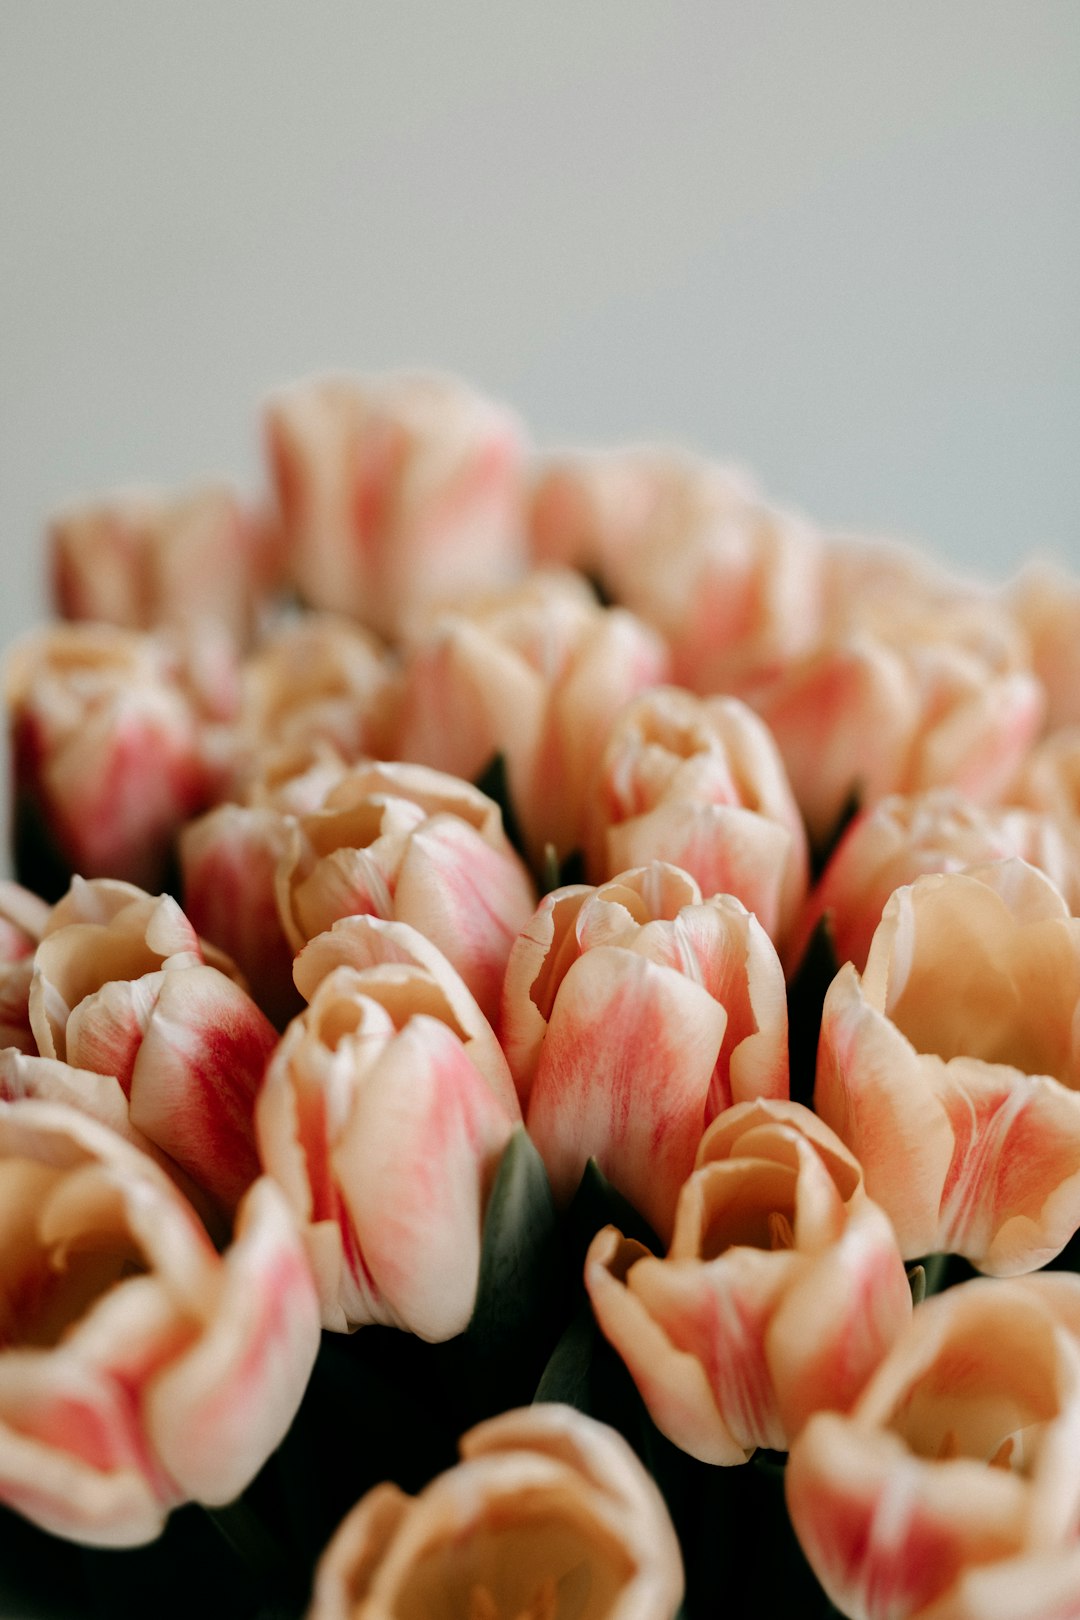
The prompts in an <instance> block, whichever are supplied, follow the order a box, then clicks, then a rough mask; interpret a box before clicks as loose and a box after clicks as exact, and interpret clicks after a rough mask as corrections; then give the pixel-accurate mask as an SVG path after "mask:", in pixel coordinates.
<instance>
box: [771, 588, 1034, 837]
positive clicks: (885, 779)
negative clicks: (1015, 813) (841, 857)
mask: <svg viewBox="0 0 1080 1620" xmlns="http://www.w3.org/2000/svg"><path fill="white" fill-rule="evenodd" d="M998 628H999V626H998V625H997V622H996V621H993V620H992V621H991V622H990V623H989V624H988V625H987V626H986V627H985V629H986V634H985V636H984V637H980V634H979V630H980V626H979V624H978V621H977V617H975V618H974V622H973V615H972V613H971V612H970V611H968V610H966V609H965V611H964V612H963V613H957V614H953V613H952V612H951V611H950V612H949V613H945V612H942V613H940V614H938V615H927V617H926V618H925V619H919V620H912V621H908V620H904V619H899V620H897V622H896V623H895V624H894V625H893V626H892V628H891V629H890V631H889V632H888V634H886V633H884V632H883V631H877V630H875V631H873V632H872V631H869V630H866V629H863V628H861V627H858V626H856V627H855V628H853V629H846V630H843V631H840V632H837V633H835V634H832V635H830V636H829V637H828V638H827V639H826V640H824V641H823V642H822V643H821V644H820V645H819V646H818V647H816V648H815V649H814V650H813V651H812V652H811V653H808V654H807V655H806V657H805V658H803V659H801V660H799V661H798V662H796V663H793V664H792V665H791V666H790V667H789V668H788V669H787V670H785V671H784V672H783V673H782V674H781V675H780V676H779V677H778V678H777V679H776V680H775V681H773V682H771V683H768V684H766V685H764V686H763V687H762V688H761V689H760V690H759V691H758V692H756V693H755V695H754V699H753V702H754V707H755V708H756V709H757V711H758V713H759V714H760V715H761V716H762V718H763V719H764V720H765V721H766V723H767V724H768V726H769V728H770V730H771V731H772V733H773V736H774V737H775V738H776V741H777V744H778V746H779V749H780V753H781V756H782V758H783V761H784V764H785V766H786V767H787V772H788V776H789V778H790V781H791V785H792V788H793V790H794V793H795V797H796V799H797V801H798V804H799V808H800V809H801V810H802V813H803V816H804V817H805V819H806V824H807V827H808V829H809V832H810V836H811V839H812V840H813V841H814V842H815V843H818V844H822V843H825V842H826V841H827V840H828V838H829V836H830V834H831V833H832V831H833V829H834V828H835V827H836V825H837V823H838V821H839V819H840V816H841V814H842V812H843V811H844V810H845V808H846V807H847V806H848V805H849V804H850V802H851V801H852V800H853V799H854V800H855V801H856V802H857V803H858V804H859V805H860V806H867V805H873V804H876V803H877V801H878V800H879V799H882V798H884V797H885V796H886V795H887V794H890V793H918V792H922V791H924V790H926V789H928V788H932V787H952V788H955V789H956V790H957V791H959V792H961V793H963V794H964V795H965V796H966V797H967V798H969V799H972V800H973V801H974V802H975V803H977V804H994V803H996V802H999V801H1000V800H1001V798H1002V797H1003V796H1004V794H1005V792H1006V790H1007V788H1008V786H1009V784H1010V782H1011V780H1012V778H1013V777H1014V776H1015V774H1016V771H1017V769H1018V767H1019V765H1020V763H1021V761H1022V760H1023V758H1024V756H1025V754H1026V753H1027V751H1028V749H1029V748H1030V746H1031V744H1032V742H1033V741H1034V739H1035V737H1036V736H1037V735H1038V732H1039V727H1040V726H1041V724H1042V717H1043V706H1044V698H1043V692H1042V687H1041V685H1040V684H1039V682H1038V680H1037V679H1036V678H1035V676H1034V675H1033V674H1032V673H1031V672H1030V670H1028V669H1027V668H1025V667H1023V666H1022V665H1021V664H1020V663H1018V662H1017V656H1016V648H1015V647H1014V645H1013V644H1012V643H1011V642H1009V641H1008V640H1007V639H1002V638H1000V637H999V636H998V635H997V630H998Z"/></svg>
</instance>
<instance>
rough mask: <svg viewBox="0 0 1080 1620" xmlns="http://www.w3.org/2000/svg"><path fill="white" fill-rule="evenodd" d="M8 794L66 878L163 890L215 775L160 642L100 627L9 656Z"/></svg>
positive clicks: (61, 633)
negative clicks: (72, 874)
mask: <svg viewBox="0 0 1080 1620" xmlns="http://www.w3.org/2000/svg"><path fill="white" fill-rule="evenodd" d="M6 700H7V705H8V713H9V723H10V727H11V734H12V744H13V753H14V771H13V775H14V783H13V787H14V793H15V796H16V803H17V808H18V811H19V814H20V816H21V817H22V818H24V819H25V818H30V819H32V820H35V821H37V822H38V823H39V824H40V825H41V827H42V828H43V829H44V831H45V832H46V833H47V835H48V837H49V838H50V840H51V841H52V843H53V844H54V845H55V846H56V848H57V850H58V853H59V855H60V856H61V857H62V859H63V860H64V861H66V863H67V865H68V867H69V869H70V870H72V871H77V872H80V873H81V874H82V875H83V876H86V877H117V878H125V879H127V880H129V881H131V882H138V883H142V884H147V885H149V886H150V887H159V886H160V884H161V882H162V880H163V877H164V874H165V871H166V869H167V866H168V861H169V857H170V852H171V847H172V841H173V838H174V836H175V834H176V832H177V830H178V828H179V827H180V826H181V824H182V823H183V822H184V821H186V820H187V818H188V817H189V816H192V815H195V814H197V813H198V812H199V811H200V810H201V809H203V808H204V806H205V805H206V804H207V803H208V802H209V799H210V797H211V795H212V792H213V790H214V783H215V775H214V772H213V770H212V768H211V765H210V762H209V759H208V756H207V753H206V750H205V739H204V731H203V725H202V722H201V719H200V717H199V715H198V713H197V712H196V708H195V706H194V704H193V703H192V701H191V700H190V698H189V697H188V695H187V693H186V691H185V689H184V687H183V685H182V681H181V676H180V673H179V671H178V668H177V665H176V661H175V658H174V656H173V654H172V652H171V651H170V649H169V648H168V647H167V645H166V643H165V642H164V641H162V640H159V639H158V638H155V637H152V636H143V635H139V634H137V633H136V632H134V631H128V630H117V629H115V628H113V627H111V626H105V625H57V626H52V627H50V628H48V629H45V630H41V631H35V632H34V633H33V634H31V635H29V636H26V637H24V638H23V639H22V640H21V641H20V642H18V643H17V644H16V646H15V647H14V648H13V650H12V651H11V653H10V654H9V656H8V662H7V669H6Z"/></svg>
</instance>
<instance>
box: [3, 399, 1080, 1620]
mask: <svg viewBox="0 0 1080 1620" xmlns="http://www.w3.org/2000/svg"><path fill="white" fill-rule="evenodd" d="M264 425H265V437H266V445H267V451H268V456H267V465H268V477H267V487H266V489H265V491H263V492H262V493H261V494H260V495H259V496H258V497H256V498H246V497H242V496H240V495H239V494H237V493H236V492H234V491H232V490H230V489H226V488H217V487H207V488H203V489H199V490H196V491H194V492H188V493H185V494H183V495H179V496H177V495H171V494H161V493H153V492H126V493H123V494H118V495H115V496H109V497H105V498H102V499H100V500H95V501H92V502H83V503H81V504H78V505H74V506H72V507H71V508H69V509H68V510H66V511H64V512H61V513H60V514H59V515H58V516H57V517H56V518H55V519H54V521H53V523H52V525H51V528H50V531H49V541H48V545H49V557H50V563H51V569H52V583H53V592H54V600H55V604H56V608H57V610H58V615H59V618H58V622H55V623H53V624H51V625H49V626H47V627H45V628H43V629H39V630H37V631H34V632H33V633H32V634H30V635H28V636H26V637H25V638H23V639H22V640H21V641H20V642H19V643H18V644H17V645H16V646H15V647H14V648H12V649H11V650H10V651H9V654H8V657H7V662H6V672H5V682H6V700H7V707H8V718H9V731H10V741H11V761H12V767H11V768H12V800H13V811H12V833H13V843H14V858H15V872H16V877H17V880H18V881H11V882H8V883H5V884H2V885H0V1025H2V1030H0V1047H2V1049H0V1503H2V1504H3V1507H2V1509H0V1608H3V1609H4V1612H12V1613H13V1612H15V1608H14V1607H12V1606H13V1605H21V1607H19V1608H18V1612H19V1613H20V1614H24V1613H25V1614H28V1615H29V1614H36V1613H41V1614H51V1615H56V1614H61V1615H63V1614H70V1615H75V1614H78V1615H89V1616H102V1617H109V1620H111V1617H116V1616H125V1615H133V1616H134V1615H139V1616H142V1615H145V1614H147V1613H157V1614H160V1613H164V1612H170V1610H171V1609H172V1608H175V1609H176V1610H177V1611H178V1612H185V1613H188V1612H192V1611H199V1612H202V1613H205V1614H218V1613H221V1614H228V1615H230V1616H234V1617H240V1620H243V1617H251V1620H255V1617H263V1620H270V1617H278V1620H285V1617H289V1616H300V1615H307V1616H310V1617H311V1620H346V1617H352V1620H391V1617H406V1616H407V1617H409V1620H440V1617H445V1620H450V1617H453V1620H676V1617H677V1616H678V1617H681V1620H699V1617H706V1616H708V1617H713V1616H716V1615H719V1614H720V1613H726V1614H739V1613H743V1612H749V1609H750V1603H751V1599H750V1598H749V1596H747V1597H746V1598H745V1599H744V1600H739V1598H738V1596H737V1594H738V1593H739V1592H744V1593H749V1592H750V1591H751V1589H752V1591H753V1600H752V1602H753V1608H754V1611H755V1612H757V1611H759V1610H763V1611H764V1612H773V1613H777V1614H784V1615H787V1614H790V1615H795V1614H797V1615H799V1616H800V1617H804V1616H805V1617H808V1620H809V1617H813V1616H816V1615H820V1616H825V1615H834V1614H837V1613H839V1614H842V1615H847V1616H851V1617H853V1620H854V1617H860V1620H982V1617H986V1620H990V1617H993V1620H1051V1617H1062V1620H1064V1617H1066V1616H1075V1615H1077V1614H1080V1276H1077V1274H1076V1271H1077V1269H1078V1265H1080V1240H1077V1238H1076V1234H1077V1231H1078V1228H1080V919H1078V917H1077V915H1076V913H1077V912H1078V910H1080V579H1078V578H1076V577H1073V576H1070V575H1069V574H1068V573H1066V572H1063V571H1060V570H1055V569H1053V568H1051V567H1050V566H1049V565H1040V566H1032V567H1031V568H1030V569H1028V570H1027V571H1026V572H1025V573H1024V574H1022V575H1021V576H1020V577H1019V578H1018V579H1017V580H1015V581H1014V582H1012V583H1011V584H1010V585H1008V586H1004V587H1000V588H990V587H988V586H981V585H976V584H973V583H970V582H967V581H963V580H960V579H957V578H955V577H953V576H952V575H950V574H948V573H946V572H945V571H943V570H940V569H938V568H937V567H935V566H933V565H932V564H931V563H930V562H929V561H928V560H926V559H925V558H923V557H921V556H920V555H918V554H917V553H915V552H913V551H909V550H906V549H904V548H901V547H899V546H896V545H886V544H884V543H881V542H874V541H870V540H866V539H861V538H855V537H841V536H836V535H832V534H829V533H826V532H823V531H822V530H820V529H819V528H817V527H815V526H814V525H813V524H811V523H810V522H808V521H806V520H804V519H802V518H799V517H796V516H795V515H793V514H791V513H789V512H787V511H783V510H780V509H778V508H777V507H775V506H774V505H772V504H771V503H770V502H769V501H768V500H767V499H766V498H765V496H764V495H763V494H762V493H761V492H760V490H759V489H758V488H757V487H756V486H755V485H754V483H753V482H752V481H751V480H750V479H749V477H747V476H746V475H745V474H743V473H740V472H736V471H733V470H729V469H726V468H723V467H720V466H717V465H715V464H713V463H711V462H709V461H707V460H704V459H702V458H700V457H696V456H693V455H690V454H688V453H685V452H682V451H678V450H675V449H664V448H631V449H623V450H610V451H602V452H591V453H573V454H570V453H567V454H548V453H545V454H540V453H538V452H536V451H534V450H533V449H531V447H530V445H529V443H528V440H527V437H526V434H525V432H524V430H523V428H522V426H521V425H520V423H519V422H518V421H517V420H516V419H515V417H514V416H513V415H512V414H511V413H509V412H508V411H506V410H505V409H503V408H502V407H500V406H497V405H495V404H493V403H492V402H490V401H488V400H486V399H484V398H482V397H481V396H480V395H478V394H477V393H476V392H474V391H473V390H472V389H470V388H468V387H466V386H465V385H463V384H460V383H457V382H452V381H448V380H445V379H441V378H434V377H427V376H393V377H389V378H374V379H356V380H354V379H345V378H335V379H325V380H319V381H313V382H306V383H302V384H299V385H297V386H295V387H293V388H291V389H288V390H285V391H283V392H282V393H280V395H278V396H277V397H275V398H274V399H272V400H271V401H270V402H269V404H268V406H267V408H266V412H265V419H264ZM117 1549H125V1550H124V1551H117ZM5 1604H6V1605H7V1607H4V1605H5Z"/></svg>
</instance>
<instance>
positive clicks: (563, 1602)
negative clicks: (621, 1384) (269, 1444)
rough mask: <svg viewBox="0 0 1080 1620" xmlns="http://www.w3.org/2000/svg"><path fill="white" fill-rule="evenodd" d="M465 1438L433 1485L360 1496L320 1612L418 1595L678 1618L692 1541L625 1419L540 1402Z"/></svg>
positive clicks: (391, 1608) (479, 1607) (323, 1615)
mask: <svg viewBox="0 0 1080 1620" xmlns="http://www.w3.org/2000/svg"><path fill="white" fill-rule="evenodd" d="M460 1449H461V1455H462V1461H461V1462H460V1463H458V1464H457V1466H456V1467H454V1468H451V1469H449V1470H448V1471H447V1472H446V1473H444V1474H440V1475H439V1476H438V1477H437V1478H436V1479H434V1480H432V1482H431V1483H430V1484H429V1485H427V1486H426V1487H425V1488H424V1490H423V1491H421V1493H420V1494H419V1496H417V1497H410V1496H407V1495H406V1494H405V1493H404V1492H403V1491H400V1490H399V1489H398V1488H397V1486H396V1485H390V1484H386V1485H378V1486H376V1487H375V1489H374V1490H372V1491H369V1492H368V1494H367V1495H366V1496H365V1497H363V1498H362V1499H361V1501H359V1502H358V1503H357V1505H356V1507H355V1508H353V1510H352V1512H351V1513H350V1514H349V1515H348V1516H347V1518H346V1519H345V1520H344V1521H343V1523H342V1524H341V1525H340V1527H339V1528H338V1530H337V1533H336V1534H335V1536H334V1538H333V1540H332V1541H331V1542H330V1545H329V1546H328V1547H327V1549H326V1551H325V1552H324V1554H323V1556H322V1559H321V1560H320V1563H319V1566H318V1569H317V1570H316V1572H315V1588H314V1593H313V1596H312V1603H311V1607H310V1609H309V1610H308V1620H377V1617H381V1616H383V1615H389V1614H399V1613H400V1614H404V1613H406V1612H409V1610H410V1607H411V1606H412V1605H413V1604H415V1603H420V1604H423V1605H425V1606H429V1605H431V1604H434V1603H437V1604H438V1605H439V1606H440V1607H441V1608H442V1609H443V1611H444V1612H445V1613H447V1614H455V1615H457V1614H460V1615H468V1616H470V1617H476V1620H489V1617H491V1620H494V1617H496V1616H498V1617H500V1620H501V1617H503V1616H510V1617H514V1620H543V1617H547V1616H559V1617H561V1616H563V1615H566V1616H567V1617H569V1616H571V1615H573V1616H575V1617H579V1620H601V1617H603V1620H674V1616H675V1613H676V1611H677V1610H678V1607H679V1603H680V1601H681V1599H682V1594H683V1572H682V1560H681V1558H680V1555H679V1544H678V1542H677V1540H676V1538H675V1532H674V1529H673V1528H672V1525H671V1521H670V1519H669V1518H668V1515H667V1509H666V1508H665V1506H664V1502H663V1498H662V1497H661V1495H660V1493H659V1491H658V1490H657V1488H656V1486H655V1485H654V1484H653V1481H652V1480H651V1479H650V1478H649V1476H648V1474H647V1473H646V1472H645V1470H644V1468H643V1467H642V1466H641V1464H640V1462H639V1461H638V1459H637V1457H636V1456H635V1455H634V1453H633V1452H632V1451H631V1449H630V1447H629V1446H628V1445H627V1443H626V1441H625V1440H623V1438H622V1436H621V1435H619V1434H617V1433H616V1432H615V1430H614V1429H609V1428H607V1427H606V1426H605V1425H604V1424H602V1423H598V1422H596V1421H595V1419H593V1418H589V1417H586V1416H585V1415H584V1413H581V1412H577V1411H575V1410H574V1409H573V1408H572V1407H568V1406H558V1405H551V1406H530V1407H526V1408H525V1409H524V1410H520V1411H511V1412H503V1413H501V1414H500V1415H499V1416H498V1417H494V1418H491V1419H489V1420H488V1421H487V1422H486V1423H481V1424H479V1425H477V1427H476V1428H474V1429H470V1431H469V1432H468V1434H466V1435H463V1436H462V1439H461V1441H460ZM432 1612H434V1611H432Z"/></svg>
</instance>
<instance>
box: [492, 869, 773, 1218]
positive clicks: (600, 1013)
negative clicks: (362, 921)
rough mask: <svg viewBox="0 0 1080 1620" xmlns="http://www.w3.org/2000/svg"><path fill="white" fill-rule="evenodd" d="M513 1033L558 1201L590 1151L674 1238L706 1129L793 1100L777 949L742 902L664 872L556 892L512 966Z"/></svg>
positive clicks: (505, 1016) (523, 1090)
mask: <svg viewBox="0 0 1080 1620" xmlns="http://www.w3.org/2000/svg"><path fill="white" fill-rule="evenodd" d="M501 1036H502V1041H503V1046H504V1049H505V1051H506V1054H507V1058H508V1060H509V1063H510V1068H511V1072H512V1073H513V1076H514V1081H515V1084H516V1085H517V1088H518V1094H519V1096H520V1097H521V1099H522V1106H523V1109H524V1111H525V1120H526V1124H527V1125H528V1128H529V1134H530V1136H531V1137H532V1139H533V1141H534V1142H535V1143H536V1146H537V1148H538V1149H539V1151H540V1153H541V1155H542V1157H543V1159H544V1163H545V1164H546V1166H547V1170H548V1174H549V1176H550V1177H551V1183H552V1187H553V1189H554V1191H555V1195H556V1198H557V1199H559V1200H561V1201H563V1202H565V1201H567V1200H568V1199H569V1198H570V1197H571V1196H572V1194H573V1192H574V1189H575V1188H576V1186H577V1184H578V1181H579V1180H580V1177H581V1173H582V1171H583V1170H584V1168H585V1165H586V1163H587V1161H588V1159H589V1158H590V1157H594V1156H595V1158H596V1160H597V1162H598V1164H599V1166H600V1168H601V1170H602V1171H603V1172H604V1174H605V1175H606V1176H607V1177H608V1178H609V1179H610V1180H611V1181H613V1182H614V1183H615V1185H616V1186H617V1187H618V1189H619V1191H620V1192H622V1193H623V1194H624V1195H625V1196H626V1197H627V1198H628V1199H629V1200H630V1201H631V1203H633V1204H634V1205H636V1207H637V1208H638V1209H639V1210H640V1211H641V1213H642V1214H643V1215H645V1216H646V1218H647V1219H648V1220H649V1221H650V1222H651V1223H652V1225H653V1227H654V1228H655V1229H656V1231H658V1232H659V1233H660V1234H661V1235H662V1236H665V1237H666V1236H668V1235H670V1232H671V1227H672V1221H673V1217H674V1213H675V1202H676V1198H677V1195H678V1191H679V1188H680V1187H681V1185H682V1183H683V1182H684V1181H685V1180H686V1177H687V1176H688V1175H689V1174H690V1171H691V1169H692V1168H693V1164H694V1155H695V1153H696V1151H697V1147H698V1143H699V1142H700V1140H701V1137H702V1134H703V1132H704V1130H705V1127H706V1125H708V1124H709V1123H710V1121H711V1120H713V1119H714V1118H715V1117H716V1115H717V1114H719V1113H721V1112H722V1111H723V1110H724V1109H725V1108H728V1107H730V1106H731V1104H732V1103H733V1102H742V1101H745V1100H748V1099H750V1098H753V1097H780V1096H786V1095H787V1089H788V1066H787V1004H786V1001H785V998H784V976H783V972H782V970H781V967H780V963H779V960H778V958H777V955H776V951H775V949H774V948H773V946H772V943H771V942H770V940H769V937H768V935H767V934H766V933H765V931H764V929H763V928H762V927H761V924H760V923H759V922H758V921H757V919H756V918H755V917H754V916H752V915H751V914H750V913H749V912H748V911H747V910H746V908H745V906H743V905H742V904H741V903H740V902H739V901H738V900H735V899H733V898H732V897H731V896H729V895H716V896H713V897H712V898H711V899H709V900H706V901H702V898H701V891H700V889H699V888H698V886H697V884H696V883H695V882H694V880H693V878H692V877H690V876H688V874H687V873H685V872H680V871H679V870H678V868H676V867H673V866H666V865H664V864H663V863H662V862H659V861H657V862H654V863H653V864H652V865H651V866H647V867H643V868H640V869H638V870H636V871H633V872H624V873H623V874H622V875H621V876H619V877H617V878H614V879H613V880H612V881H611V882H610V883H605V884H602V885H601V887H600V888H598V889H591V888H587V887H585V886H584V885H581V886H570V887H568V888H564V889H556V890H555V891H554V892H553V893H551V894H549V895H548V896H547V897H546V898H545V899H544V900H543V901H542V902H541V904H540V907H539V910H538V911H537V912H536V914H535V916H534V917H533V919H532V921H531V922H530V923H529V924H528V926H527V927H526V928H525V929H524V931H523V932H522V934H521V935H520V936H519V938H518V940H517V942H516V944H515V945H514V949H513V951H512V952H511V955H510V960H509V962H508V964H507V970H506V983H505V986H504V991H503V1009H502V1024H501Z"/></svg>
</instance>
